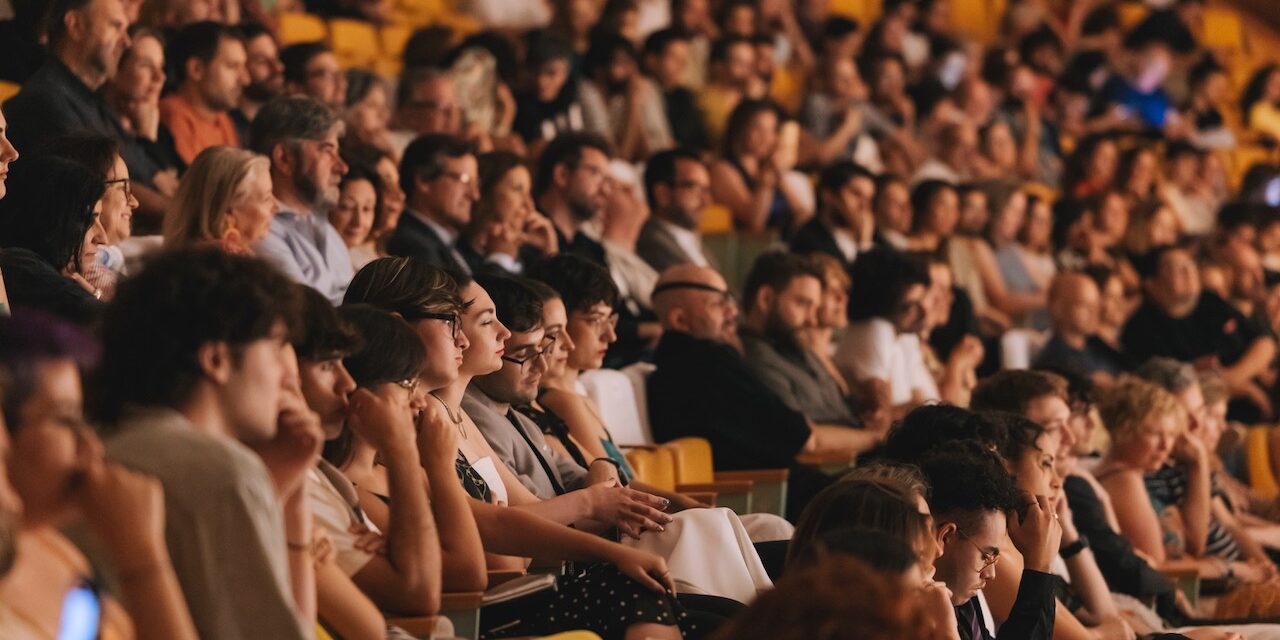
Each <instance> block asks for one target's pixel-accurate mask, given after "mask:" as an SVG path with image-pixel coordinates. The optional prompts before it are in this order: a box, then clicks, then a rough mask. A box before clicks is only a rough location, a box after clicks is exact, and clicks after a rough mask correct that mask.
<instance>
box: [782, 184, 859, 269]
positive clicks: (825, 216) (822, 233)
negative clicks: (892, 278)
mask: <svg viewBox="0 0 1280 640" xmlns="http://www.w3.org/2000/svg"><path fill="white" fill-rule="evenodd" d="M875 195H876V181H875V177H873V176H872V175H871V172H870V171H867V170H866V169H865V168H863V167H861V166H859V165H857V164H854V163H853V162H849V161H847V160H842V161H839V162H835V163H833V164H831V165H829V166H828V167H827V168H825V169H823V170H822V175H821V176H820V177H819V178H818V200H819V207H818V213H817V215H815V216H813V218H811V219H810V220H809V221H808V222H806V223H804V224H803V225H801V227H800V228H799V229H797V230H796V234H795V236H793V237H792V238H791V250H792V251H793V252H795V253H802V254H803V253H825V254H827V255H829V256H831V257H833V258H835V259H836V260H839V261H840V264H843V265H845V268H846V269H848V268H850V267H852V266H853V261H854V260H855V259H857V257H858V254H859V253H862V252H864V251H867V250H869V249H871V247H872V244H873V243H874V236H875V231H876V223H875V218H874V217H873V215H872V211H871V201H872V200H873V199H874V198H875Z"/></svg>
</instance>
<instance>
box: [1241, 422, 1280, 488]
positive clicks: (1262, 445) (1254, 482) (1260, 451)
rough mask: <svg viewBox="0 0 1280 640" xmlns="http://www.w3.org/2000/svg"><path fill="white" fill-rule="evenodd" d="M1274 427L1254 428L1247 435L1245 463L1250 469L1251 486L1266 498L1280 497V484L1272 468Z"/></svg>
mask: <svg viewBox="0 0 1280 640" xmlns="http://www.w3.org/2000/svg"><path fill="white" fill-rule="evenodd" d="M1271 429H1272V427H1252V428H1250V429H1249V432H1248V434H1247V435H1245V441H1244V445H1245V462H1246V464H1247V465H1248V469H1249V486H1251V487H1253V490H1254V491H1257V492H1258V494H1259V495H1261V496H1262V497H1264V498H1274V497H1276V496H1277V495H1280V483H1277V482H1276V476H1275V470H1274V469H1272V468H1271Z"/></svg>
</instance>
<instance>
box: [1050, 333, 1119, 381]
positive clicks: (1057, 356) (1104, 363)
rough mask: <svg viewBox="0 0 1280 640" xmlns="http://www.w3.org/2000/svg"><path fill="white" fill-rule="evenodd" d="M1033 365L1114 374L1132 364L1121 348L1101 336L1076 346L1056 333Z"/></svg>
mask: <svg viewBox="0 0 1280 640" xmlns="http://www.w3.org/2000/svg"><path fill="white" fill-rule="evenodd" d="M1033 367H1034V368H1036V369H1053V370H1056V371H1067V372H1070V373H1074V374H1076V375H1080V376H1083V377H1086V378H1087V377H1089V376H1092V375H1093V374H1095V373H1099V372H1101V373H1106V374H1109V375H1113V376H1114V375H1118V374H1120V373H1123V372H1125V371H1128V370H1129V368H1130V367H1129V362H1128V360H1127V359H1126V358H1125V357H1124V356H1123V355H1122V354H1121V353H1120V352H1119V351H1116V350H1115V349H1112V348H1111V345H1109V344H1107V343H1105V342H1103V341H1102V340H1100V339H1098V338H1097V337H1091V338H1089V339H1088V340H1086V341H1085V344H1084V348H1083V349H1076V348H1075V347H1072V346H1071V345H1069V344H1067V343H1066V342H1064V341H1063V340H1062V339H1061V338H1059V337H1058V336H1056V335H1055V336H1053V337H1052V338H1050V339H1049V342H1047V343H1045V345H1044V348H1043V349H1041V350H1040V353H1039V355H1037V356H1036V359H1035V363H1034V364H1033Z"/></svg>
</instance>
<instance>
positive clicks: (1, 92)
mask: <svg viewBox="0 0 1280 640" xmlns="http://www.w3.org/2000/svg"><path fill="white" fill-rule="evenodd" d="M21 90H22V85H20V84H18V83H16V82H6V81H4V80H0V104H4V103H5V101H6V100H8V99H9V98H12V97H14V96H16V95H18V92H19V91H21Z"/></svg>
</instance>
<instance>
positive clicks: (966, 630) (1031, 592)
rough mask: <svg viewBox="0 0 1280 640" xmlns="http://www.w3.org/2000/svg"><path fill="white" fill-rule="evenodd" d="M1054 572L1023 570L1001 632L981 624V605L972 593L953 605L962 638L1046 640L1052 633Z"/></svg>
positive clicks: (975, 639) (969, 639)
mask: <svg viewBox="0 0 1280 640" xmlns="http://www.w3.org/2000/svg"><path fill="white" fill-rule="evenodd" d="M1053 577H1054V576H1053V574H1050V573H1041V572H1039V571H1032V570H1031V569H1023V570H1022V580H1021V581H1020V582H1019V583H1018V597H1017V599H1016V600H1014V601H1013V609H1011V610H1010V611H1009V619H1007V620H1005V621H1004V624H1002V625H1000V635H999V636H992V635H991V634H990V633H988V632H987V628H986V626H985V625H983V624H982V605H981V604H979V602H978V597H977V596H974V597H973V598H971V599H969V601H968V602H966V603H964V604H962V605H960V606H958V607H956V627H957V628H958V629H959V630H960V638H961V640H995V639H996V638H997V637H999V638H1014V639H1016V640H1049V638H1052V637H1053V621H1054V608H1055V607H1056V605H1057V603H1056V601H1055V600H1054V598H1053V585H1054V580H1053Z"/></svg>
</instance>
